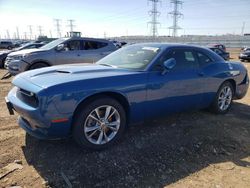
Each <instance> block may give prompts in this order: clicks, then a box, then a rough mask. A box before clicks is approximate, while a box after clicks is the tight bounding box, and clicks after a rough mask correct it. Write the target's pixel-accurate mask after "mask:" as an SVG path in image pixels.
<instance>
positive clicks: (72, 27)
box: [68, 20, 75, 32]
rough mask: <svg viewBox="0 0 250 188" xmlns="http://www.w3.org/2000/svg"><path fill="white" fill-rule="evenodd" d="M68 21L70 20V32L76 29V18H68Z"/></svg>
mask: <svg viewBox="0 0 250 188" xmlns="http://www.w3.org/2000/svg"><path fill="white" fill-rule="evenodd" d="M68 22H69V25H68V27H69V28H70V32H72V31H74V27H75V25H74V24H73V23H74V22H75V20H68Z"/></svg>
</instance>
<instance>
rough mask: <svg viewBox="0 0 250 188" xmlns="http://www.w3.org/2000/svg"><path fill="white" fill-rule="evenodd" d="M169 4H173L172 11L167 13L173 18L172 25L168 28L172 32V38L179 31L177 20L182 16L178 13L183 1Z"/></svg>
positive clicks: (178, 0) (177, 0) (172, 1)
mask: <svg viewBox="0 0 250 188" xmlns="http://www.w3.org/2000/svg"><path fill="white" fill-rule="evenodd" d="M170 3H171V4H174V10H173V11H172V12H169V14H170V15H171V16H172V17H173V25H172V26H171V27H169V29H172V30H173V33H172V36H173V37H176V36H177V31H178V30H179V29H181V27H180V26H178V20H179V18H180V17H182V16H183V14H182V13H181V12H180V11H179V8H180V5H182V4H183V1H180V0H171V1H170Z"/></svg>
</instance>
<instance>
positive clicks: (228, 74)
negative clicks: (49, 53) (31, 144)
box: [6, 43, 249, 149]
mask: <svg viewBox="0 0 250 188" xmlns="http://www.w3.org/2000/svg"><path fill="white" fill-rule="evenodd" d="M12 83H13V85H14V86H15V87H14V88H13V89H12V90H11V91H10V92H9V94H8V96H7V98H6V103H7V107H8V109H9V112H10V114H13V110H15V111H16V112H17V113H18V114H20V117H19V120H18V122H19V125H20V126H21V127H22V128H23V129H24V130H26V131H27V132H28V133H29V134H31V135H33V136H35V137H37V138H40V139H56V138H64V137H67V136H70V135H73V138H74V139H75V141H76V142H77V143H78V144H79V145H80V146H82V147H89V148H92V149H103V148H105V147H108V146H110V145H111V144H113V143H114V142H116V141H118V140H119V139H120V138H121V136H122V135H123V133H124V130H125V129H126V127H127V125H128V124H133V123H137V122H142V121H145V120H147V119H152V118H156V117H160V116H164V117H165V115H169V114H172V113H174V112H180V111H185V110H192V109H204V108H210V109H211V110H212V111H213V112H215V113H218V114H225V113H226V112H227V111H228V110H229V109H230V107H231V104H232V100H233V99H241V98H243V97H244V96H245V94H246V92H247V89H248V86H249V78H248V75H247V69H246V68H245V66H244V65H242V64H241V63H236V62H227V61H224V60H223V59H222V58H221V57H220V56H218V55H217V54H216V53H214V52H212V51H211V50H209V49H207V48H202V47H194V46H188V45H178V44H161V43H159V44H157V43H153V44H136V45H129V46H127V47H124V48H121V49H119V50H118V51H116V52H114V53H112V54H110V55H108V56H107V57H105V58H103V59H101V60H100V61H98V62H97V63H96V64H89V65H83V64H81V65H80V64H78V65H76V64H75V65H62V66H54V67H49V68H43V69H37V70H33V71H27V72H25V73H22V74H20V75H18V76H16V77H15V78H14V80H13V82H12Z"/></svg>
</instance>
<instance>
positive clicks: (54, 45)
mask: <svg viewBox="0 0 250 188" xmlns="http://www.w3.org/2000/svg"><path fill="white" fill-rule="evenodd" d="M65 40H67V39H66V38H60V39H56V40H53V41H52V42H50V43H48V44H46V45H44V46H42V47H40V49H43V50H50V49H52V48H55V47H56V46H57V45H59V44H61V43H62V42H64V41H65Z"/></svg>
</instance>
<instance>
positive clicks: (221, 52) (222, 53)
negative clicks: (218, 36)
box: [210, 47, 230, 61]
mask: <svg viewBox="0 0 250 188" xmlns="http://www.w3.org/2000/svg"><path fill="white" fill-rule="evenodd" d="M210 49H211V50H212V51H214V52H215V53H217V54H218V55H219V56H221V57H222V58H223V59H224V60H226V61H228V60H229V59H230V53H229V52H225V51H224V50H222V49H220V48H215V47H211V48H210Z"/></svg>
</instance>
